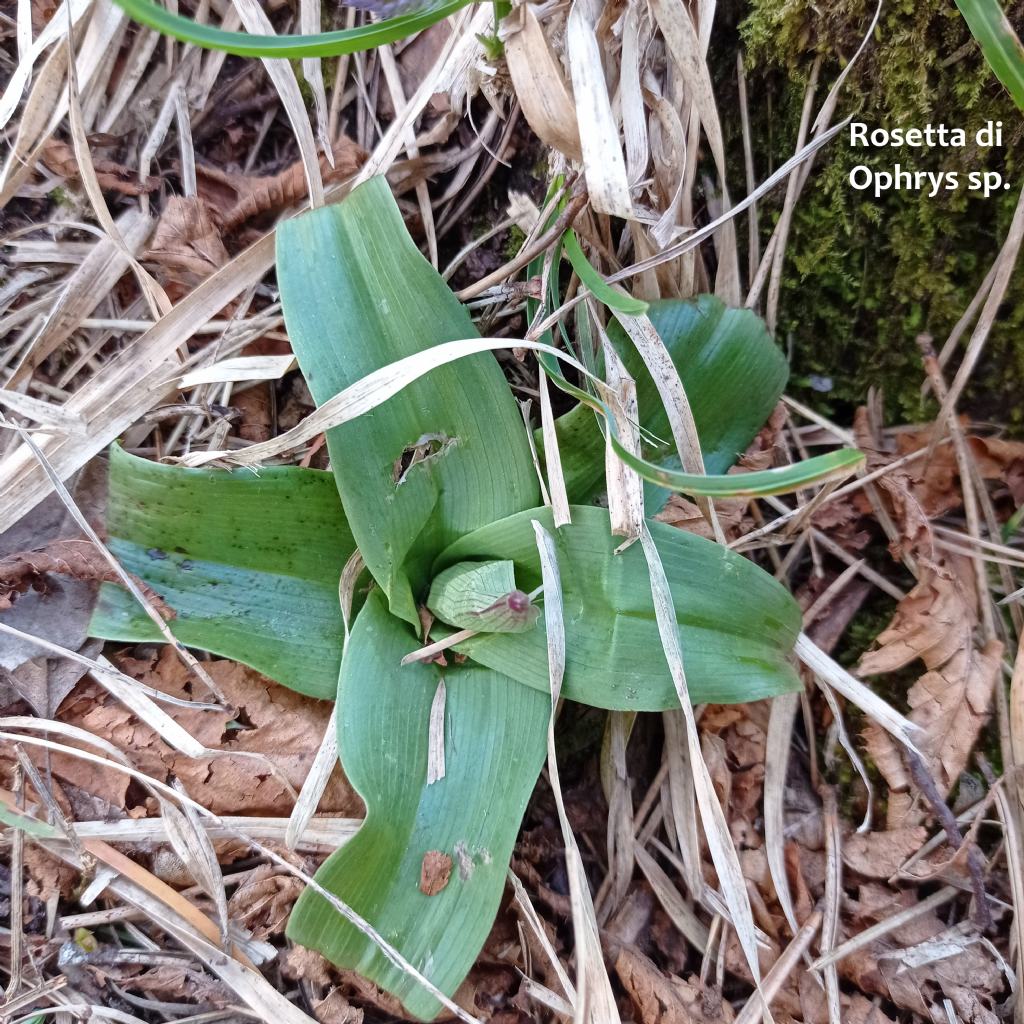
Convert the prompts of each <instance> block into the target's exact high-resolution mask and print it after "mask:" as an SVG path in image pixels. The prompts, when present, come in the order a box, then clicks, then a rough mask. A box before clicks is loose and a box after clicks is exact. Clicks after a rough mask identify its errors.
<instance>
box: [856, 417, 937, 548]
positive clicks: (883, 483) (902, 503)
mask: <svg viewBox="0 0 1024 1024" xmlns="http://www.w3.org/2000/svg"><path fill="white" fill-rule="evenodd" d="M853 433H854V438H855V439H856V441H857V447H858V448H859V449H860V450H861V451H862V452H864V454H865V455H866V456H867V469H868V470H869V471H871V472H873V471H874V470H876V469H882V468H883V467H885V466H888V465H889V464H890V463H891V462H892V461H893V459H894V456H893V454H892V453H891V452H886V451H883V450H882V449H881V448H879V447H878V445H877V443H876V442H875V439H874V435H873V433H872V431H871V428H870V425H869V418H868V412H867V410H866V409H864V408H860V409H858V410H857V413H856V415H855V417H854V421H853ZM909 473H910V471H909V470H908V468H907V467H906V466H903V467H900V468H898V469H894V470H890V471H889V472H887V473H885V474H884V475H883V476H881V477H879V478H878V480H877V481H876V484H875V486H876V488H877V490H878V493H879V495H880V497H881V499H882V501H883V503H884V504H885V506H886V510H887V511H888V513H889V515H890V516H891V517H892V520H893V522H894V523H895V524H896V529H897V531H898V536H896V537H895V538H892V539H891V541H890V550H891V551H892V555H893V558H896V559H899V558H902V557H903V556H904V555H908V554H917V553H920V554H922V555H924V556H925V557H927V558H929V559H930V558H932V557H933V548H934V543H933V538H932V528H931V524H930V522H929V521H928V516H927V514H926V513H925V510H924V509H923V508H922V507H921V503H920V502H919V501H918V499H917V497H916V496H915V494H914V486H913V480H912V479H911V477H910V475H909ZM859 500H860V502H861V504H862V506H863V510H864V511H866V512H870V511H871V504H870V502H869V500H868V498H867V496H866V495H860V497H859Z"/></svg>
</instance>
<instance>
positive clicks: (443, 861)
mask: <svg viewBox="0 0 1024 1024" xmlns="http://www.w3.org/2000/svg"><path fill="white" fill-rule="evenodd" d="M451 877H452V859H451V857H449V856H448V854H447V853H442V852H441V851H440V850H427V852H426V853H425V854H423V863H422V864H421V865H420V892H421V893H423V895H424V896H436V895H437V894H438V893H439V892H440V891H441V890H442V889H443V888H444V887H445V886H446V885H447V884H448V880H449V879H450V878H451Z"/></svg>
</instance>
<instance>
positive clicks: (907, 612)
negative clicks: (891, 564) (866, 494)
mask: <svg viewBox="0 0 1024 1024" xmlns="http://www.w3.org/2000/svg"><path fill="white" fill-rule="evenodd" d="M960 569H962V571H957V570H960ZM972 582H973V574H972V573H971V571H970V567H969V566H968V565H966V564H965V563H961V562H959V561H956V560H953V561H951V562H950V563H949V565H939V564H935V563H932V562H930V561H926V560H924V559H922V560H921V578H920V580H919V582H918V584H917V586H915V587H914V589H913V590H912V591H911V592H910V593H909V594H908V595H907V596H906V597H905V598H904V599H903V600H902V601H900V603H899V605H898V606H897V608H896V613H895V615H894V616H893V619H892V621H891V622H890V623H889V625H888V627H886V629H885V630H884V631H883V632H882V633H881V634H880V635H879V637H878V647H877V648H876V650H874V651H869V652H868V653H867V654H865V655H864V657H863V658H862V659H861V662H860V666H859V671H860V672H861V673H862V674H864V675H874V674H877V673H880V672H892V671H895V670H897V669H901V668H903V667H905V666H906V665H909V664H910V663H911V662H913V661H915V660H916V659H918V658H920V659H921V661H923V662H924V665H925V667H926V668H927V669H928V671H927V672H926V673H925V674H924V675H923V676H921V677H920V678H919V679H918V680H917V681H916V682H915V683H914V684H913V686H911V688H910V690H909V692H908V694H907V702H908V703H909V705H910V709H911V710H910V713H909V716H908V717H909V718H910V720H911V721H912V722H914V723H915V724H916V725H919V726H921V727H922V729H923V730H924V736H923V738H922V739H921V740H919V741H918V748H919V749H920V750H921V752H922V753H923V754H924V755H925V759H926V761H927V763H928V768H929V771H930V772H931V774H932V776H933V777H934V778H935V780H936V782H937V784H938V788H939V792H940V794H942V795H943V796H945V795H946V794H947V793H948V792H949V791H950V789H952V787H953V785H954V783H955V782H956V780H957V778H958V777H959V776H960V774H961V772H963V770H964V769H965V768H966V767H967V761H968V759H969V757H970V755H971V751H972V750H973V748H974V744H975V743H976V742H977V739H978V735H979V733H980V732H981V729H982V728H983V726H984V725H985V722H986V721H987V719H988V711H989V705H990V703H991V700H992V693H993V687H994V685H995V681H996V679H997V678H998V674H999V665H1000V658H1001V656H1002V650H1003V648H1002V644H1001V643H999V642H998V641H995V640H993V641H991V642H989V643H988V644H987V645H986V646H985V647H984V648H982V649H980V650H979V649H978V648H977V647H976V646H975V643H974V627H975V623H976V622H977V599H976V595H975V594H974V591H973V587H972ZM864 738H865V742H866V744H867V747H868V752H869V754H870V755H871V757H872V759H873V760H874V761H875V764H876V765H877V767H878V768H879V770H880V771H881V773H882V775H883V776H884V778H885V780H886V782H887V783H888V785H889V789H890V791H891V796H890V799H889V803H888V818H887V821H888V827H889V828H890V829H897V828H902V827H905V826H909V825H915V824H918V823H919V822H920V821H921V820H923V815H924V810H923V808H918V807H916V805H915V801H914V797H913V794H912V792H911V789H912V787H911V785H910V780H909V778H908V777H907V772H906V769H905V768H904V766H903V761H902V756H901V754H900V752H899V750H898V749H897V748H896V746H895V744H894V742H893V740H892V739H891V737H890V736H889V735H888V733H885V732H884V731H883V730H882V729H880V728H879V727H878V726H877V725H875V724H874V723H870V724H869V725H868V726H867V728H866V729H865V731H864Z"/></svg>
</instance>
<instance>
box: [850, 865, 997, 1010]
mask: <svg viewBox="0 0 1024 1024" xmlns="http://www.w3.org/2000/svg"><path fill="white" fill-rule="evenodd" d="M858 895H859V899H858V901H857V902H853V901H850V904H849V906H850V909H851V910H852V912H853V918H854V920H855V921H858V922H859V924H860V925H861V926H863V927H867V926H869V925H872V924H874V923H876V922H877V921H881V920H884V919H885V918H887V917H890V916H891V915H892V914H895V913H898V912H899V911H901V910H904V909H906V908H907V907H910V906H912V905H913V904H914V903H915V902H916V901H917V899H918V896H917V894H916V893H914V892H902V893H900V892H894V891H893V890H892V889H890V888H889V887H887V886H882V885H878V884H877V883H868V884H867V885H864V886H861V888H860V890H859V893H858ZM908 951H911V952H913V953H914V954H916V955H915V957H914V960H913V961H912V962H911V961H908V955H907V954H908ZM838 967H839V972H840V974H841V975H843V977H844V978H846V980H847V981H850V982H852V983H853V984H854V985H856V986H857V988H859V989H860V991H861V992H862V993H864V994H865V995H867V996H870V995H877V996H881V997H883V998H885V999H890V1000H892V1002H894V1003H895V1004H896V1005H897V1006H899V1007H900V1008H901V1009H904V1010H909V1011H911V1012H912V1013H915V1014H917V1015H918V1016H919V1017H920V1018H921V1019H923V1020H930V1021H933V1022H935V1024H947V1022H948V1019H949V1018H948V1017H947V1015H946V1013H945V1010H944V1009H943V1006H942V1002H943V998H946V999H949V1000H950V1002H951V1003H952V1004H953V1007H954V1009H955V1010H956V1012H957V1014H958V1015H959V1017H960V1019H961V1020H963V1021H965V1022H971V1024H997V1021H998V1020H999V1018H998V1017H997V1016H996V1014H995V1012H994V1007H995V1004H996V1002H997V1000H998V999H1000V998H1001V997H1002V995H1003V990H1004V986H1005V978H1004V976H1003V974H1002V971H1001V970H1000V967H999V965H998V963H997V962H996V960H995V957H994V955H993V953H992V952H991V951H990V950H988V949H987V948H986V947H985V946H983V945H981V944H980V943H979V942H978V941H977V937H976V936H974V935H972V934H968V933H966V932H963V931H960V930H958V929H950V928H949V927H948V926H947V925H946V924H945V922H943V921H942V919H941V918H940V917H938V916H937V915H936V914H934V913H932V914H922V915H920V916H919V917H915V918H913V919H911V920H910V921H907V922H905V923H904V924H902V925H901V926H899V927H898V928H895V929H894V930H893V931H892V932H890V933H889V934H888V935H886V936H885V937H884V938H883V939H881V940H879V941H878V942H875V943H873V944H872V945H871V946H869V947H867V948H865V949H861V950H858V951H856V952H854V953H852V954H851V955H849V956H847V957H844V958H843V959H842V960H840V961H839V964H838Z"/></svg>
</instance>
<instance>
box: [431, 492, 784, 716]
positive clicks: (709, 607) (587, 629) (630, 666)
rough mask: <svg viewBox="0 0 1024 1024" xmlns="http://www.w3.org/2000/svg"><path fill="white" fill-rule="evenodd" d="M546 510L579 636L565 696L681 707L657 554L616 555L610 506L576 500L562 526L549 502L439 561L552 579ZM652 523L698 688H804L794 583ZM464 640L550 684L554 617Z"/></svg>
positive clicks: (524, 583)
mask: <svg viewBox="0 0 1024 1024" xmlns="http://www.w3.org/2000/svg"><path fill="white" fill-rule="evenodd" d="M534 519H536V520H538V521H540V522H541V524H542V525H544V526H545V528H546V529H548V530H549V531H550V532H551V533H552V535H553V536H554V539H555V545H556V547H557V549H558V565H559V570H560V572H561V575H562V591H563V600H564V602H565V628H566V644H567V667H566V675H565V685H564V688H563V691H562V693H563V695H564V696H566V697H569V698H571V699H573V700H576V701H580V702H581V703H584V704H591V705H594V706H596V707H604V708H614V709H620V710H626V711H656V710H660V709H663V708H671V707H674V706H676V705H677V697H676V691H675V688H674V686H673V684H672V679H671V677H670V675H669V671H668V666H667V664H666V662H665V658H664V655H663V653H662V649H661V643H660V640H659V637H658V627H657V624H656V622H655V618H654V604H653V601H652V598H651V585H650V578H649V576H648V573H647V563H646V561H645V559H644V556H643V552H642V551H641V549H640V545H638V544H635V545H633V546H631V547H629V548H627V549H626V550H625V551H623V552H621V553H620V554H615V548H616V546H617V545H618V544H619V543H620V541H621V538H617V537H613V536H612V535H611V532H610V526H609V521H608V512H607V511H606V510H605V509H599V508H593V507H590V506H574V507H573V509H572V523H571V525H569V526H563V527H562V528H561V529H560V530H558V531H555V530H554V526H553V522H552V517H551V512H550V510H549V509H545V508H538V509H531V510H529V511H526V512H521V513H519V514H518V515H514V516H510V517H509V518H508V519H504V520H502V521H501V522H497V523H494V524H492V525H491V526H485V527H484V528H482V529H480V530H477V531H475V532H474V533H471V534H469V535H468V536H466V537H463V538H462V539H461V540H459V541H456V543H454V544H453V545H452V546H451V547H450V548H448V550H447V551H445V552H444V553H443V554H442V555H441V557H440V559H439V560H438V563H437V568H438V569H443V568H446V567H447V566H449V565H453V564H456V563H459V562H466V561H472V560H479V561H491V560H510V561H512V562H513V563H514V566H515V579H516V583H517V584H518V586H519V587H520V588H521V589H523V590H526V591H530V590H533V589H534V588H536V587H537V586H539V585H540V583H541V572H540V564H539V561H538V555H537V546H536V540H535V538H534V532H533V527H532V525H531V522H532V520H534ZM649 526H650V530H651V534H652V536H653V538H654V541H655V543H656V544H657V547H658V551H659V553H660V554H661V557H662V561H663V562H664V565H665V571H666V573H667V574H668V578H669V583H670V584H671V587H672V598H673V602H674V604H675V608H676V615H677V619H678V622H679V635H680V640H681V643H682V647H683V655H684V657H685V659H686V675H687V681H688V683H689V687H690V693H691V694H692V695H693V699H694V700H695V701H697V702H704V701H713V702H715V703H733V702H740V701H749V700H759V699H761V698H762V697H772V696H775V695H776V694H779V693H784V692H786V691H788V690H794V689H797V688H798V686H799V682H798V680H797V677H796V674H795V672H794V671H793V668H792V666H791V665H790V662H789V654H790V651H791V650H792V647H793V644H794V643H795V641H796V637H797V634H798V633H799V631H800V609H799V608H798V607H797V604H796V602H795V601H794V600H793V598H792V597H791V596H790V594H789V593H788V592H787V591H786V590H785V588H784V587H782V586H781V585H780V584H779V583H777V582H776V581H775V580H774V579H773V578H772V577H771V576H769V575H768V574H767V573H766V572H764V571H763V570H762V569H760V568H759V567H758V566H756V565H755V564H754V563H753V562H750V561H748V560H747V559H745V558H742V557H741V556H740V555H737V554H735V553H734V552H732V551H729V550H728V549H727V548H724V547H722V546H721V545H718V544H712V543H711V542H710V541H707V540H704V539H703V538H701V537H697V536H695V535H694V534H691V533H687V532H685V531H683V530H677V529H674V528H672V527H669V526H665V525H663V524H661V523H656V522H651V523H650V524H649ZM436 632H437V634H438V635H439V636H440V635H444V633H445V631H444V630H443V629H440V628H439V629H438V630H436ZM456 650H458V651H459V652H461V653H463V654H467V655H469V657H470V658H472V659H473V661H475V662H477V663H479V664H481V665H486V666H487V667H488V668H492V669H494V670H495V671H498V672H503V673H505V674H506V675H509V676H511V677H512V678H513V679H518V680H519V681H520V682H521V683H525V684H526V685H527V686H531V687H533V688H535V689H537V690H542V691H546V690H547V689H548V685H549V684H548V663H547V647H546V637H545V633H544V620H543V617H541V618H540V619H539V620H538V622H537V625H536V626H535V627H534V628H533V629H531V630H529V631H527V632H524V633H517V634H510V633H486V634H480V635H478V636H476V637H473V638H471V639H469V640H467V641H465V642H464V643H462V644H459V645H458V647H457V648H456Z"/></svg>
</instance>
